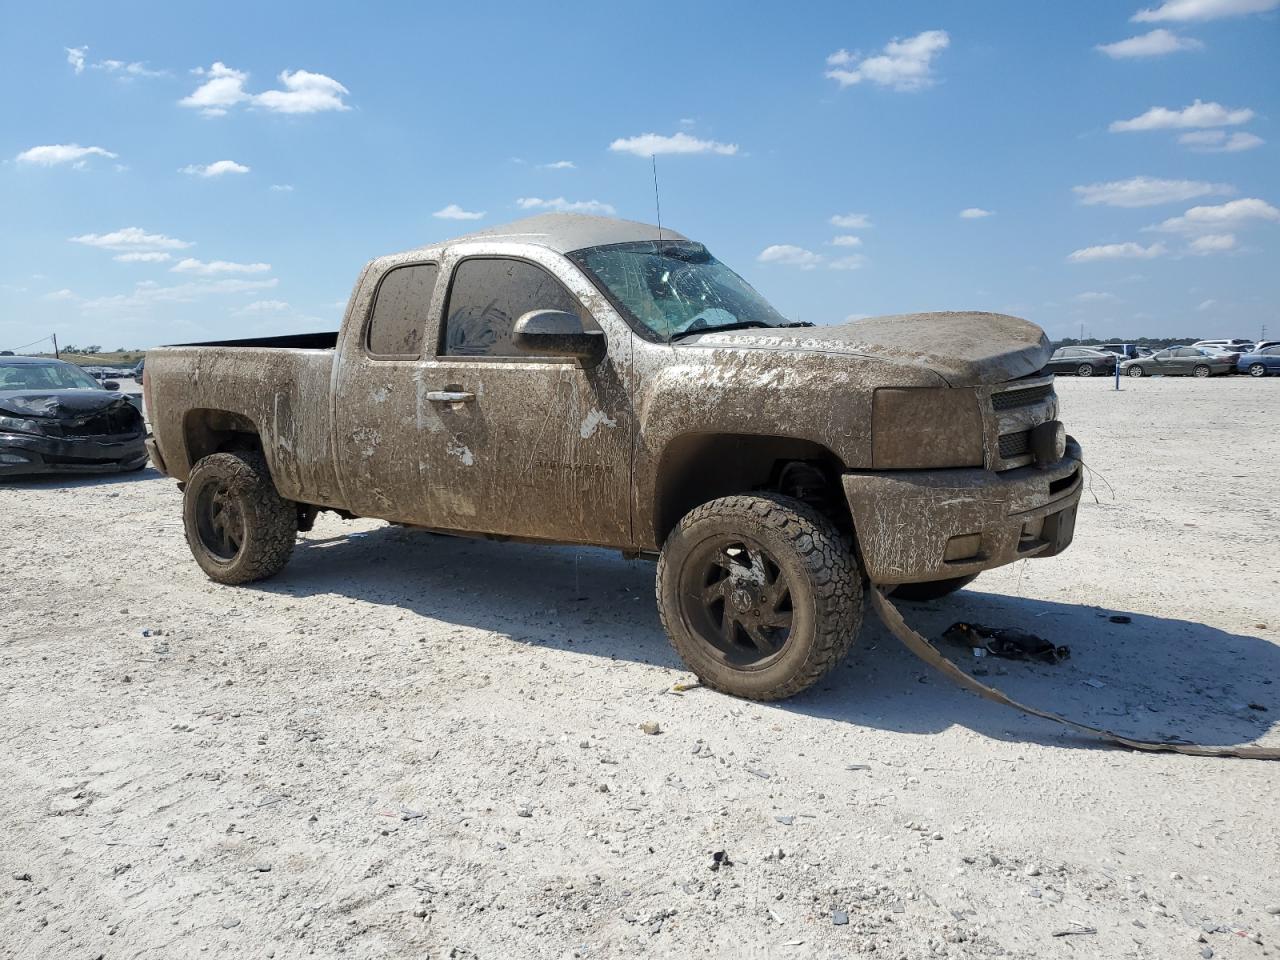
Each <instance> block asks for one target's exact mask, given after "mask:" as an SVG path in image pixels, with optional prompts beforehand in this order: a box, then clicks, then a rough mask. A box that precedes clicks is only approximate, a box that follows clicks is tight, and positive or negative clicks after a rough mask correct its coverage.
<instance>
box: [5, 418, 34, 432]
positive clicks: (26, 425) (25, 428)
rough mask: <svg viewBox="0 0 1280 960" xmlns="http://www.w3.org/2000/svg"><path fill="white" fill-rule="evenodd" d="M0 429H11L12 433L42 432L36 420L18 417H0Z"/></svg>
mask: <svg viewBox="0 0 1280 960" xmlns="http://www.w3.org/2000/svg"><path fill="white" fill-rule="evenodd" d="M0 430H12V431H13V432H14V433H44V429H43V428H42V427H41V426H40V422H39V421H38V420H26V419H23V418H20V417H0Z"/></svg>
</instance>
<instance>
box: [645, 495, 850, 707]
mask: <svg viewBox="0 0 1280 960" xmlns="http://www.w3.org/2000/svg"><path fill="white" fill-rule="evenodd" d="M862 592H863V591H862V576H861V573H860V571H859V569H858V563H857V560H856V559H855V558H854V555H853V550H852V548H851V546H850V544H849V543H848V541H847V540H846V538H845V537H844V536H843V535H842V534H841V533H840V531H839V530H838V529H837V528H836V526H835V524H833V523H832V522H831V521H830V520H829V519H827V518H826V517H825V516H823V515H822V514H821V513H819V512H818V511H817V510H815V509H814V508H813V507H811V506H809V505H808V504H805V503H803V502H801V501H799V500H795V499H792V498H791V497H784V496H781V495H777V494H757V495H752V496H732V497H723V498H721V499H719V500H712V501H711V502H710V503H706V504H703V505H702V506H700V507H696V508H695V509H693V510H691V511H690V512H689V513H688V514H686V515H685V517H684V519H682V520H681V521H680V523H679V524H678V525H677V526H676V528H675V530H674V531H672V533H671V535H670V536H669V537H667V542H666V543H665V544H664V545H663V548H662V555H661V556H660V557H659V559H658V576H657V593H658V613H659V615H660V616H661V618H662V625H663V627H664V629H665V630H666V632H667V637H668V638H669V639H670V641H671V645H672V647H674V648H675V651H676V653H677V654H679V656H680V659H681V660H683V661H684V663H685V664H686V665H687V666H688V667H689V669H690V670H692V671H693V672H694V673H695V674H696V675H697V677H698V679H699V680H700V681H701V682H702V683H703V685H705V686H708V687H711V688H712V689H715V690H719V691H721V692H723V693H728V694H731V695H733V696H736V697H744V698H746V699H748V700H781V699H783V698H785V697H790V696H794V695H795V694H797V693H800V692H801V691H802V690H805V689H807V688H809V687H811V686H813V685H814V684H815V683H817V682H818V680H820V679H821V678H822V677H823V676H824V675H825V674H826V673H827V672H828V671H830V670H831V669H832V668H833V667H834V666H835V665H836V664H837V663H839V662H840V660H841V658H843V657H844V655H845V654H846V653H847V652H848V650H849V646H850V645H851V644H852V643H853V639H854V637H856V636H857V634H858V631H859V629H860V628H861V626H862Z"/></svg>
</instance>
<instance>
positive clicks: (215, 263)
mask: <svg viewBox="0 0 1280 960" xmlns="http://www.w3.org/2000/svg"><path fill="white" fill-rule="evenodd" d="M170 269H171V271H172V272H173V273H193V274H195V275H196V276H198V277H213V276H217V275H218V274H220V273H266V272H267V271H269V270H270V269H271V264H269V263H232V262H231V261H230V260H208V261H205V260H196V259H195V258H194V257H187V258H185V259H183V260H179V261H178V262H177V263H176V264H174V265H173V267H171V268H170Z"/></svg>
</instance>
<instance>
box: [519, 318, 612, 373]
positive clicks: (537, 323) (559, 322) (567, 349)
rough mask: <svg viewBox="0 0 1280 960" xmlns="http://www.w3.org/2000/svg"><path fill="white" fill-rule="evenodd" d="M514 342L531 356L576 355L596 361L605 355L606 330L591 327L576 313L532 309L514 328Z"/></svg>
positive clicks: (589, 360) (585, 361) (587, 361)
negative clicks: (587, 327) (586, 325)
mask: <svg viewBox="0 0 1280 960" xmlns="http://www.w3.org/2000/svg"><path fill="white" fill-rule="evenodd" d="M511 342H512V343H514V344H515V345H516V346H517V347H519V348H520V349H521V350H523V351H524V352H525V353H527V354H529V355H530V356H537V357H576V358H577V359H579V360H581V361H582V362H583V363H594V362H596V361H597V360H599V359H600V358H601V357H603V356H604V354H605V349H606V347H607V344H606V342H605V336H604V331H603V330H588V329H586V328H585V327H584V326H583V325H582V320H581V318H580V317H579V316H578V315H577V314H576V313H569V312H567V311H565V310H530V311H529V312H528V313H526V314H525V315H524V316H522V317H521V318H520V319H519V320H517V321H516V325H515V326H514V327H513V328H512V329H511Z"/></svg>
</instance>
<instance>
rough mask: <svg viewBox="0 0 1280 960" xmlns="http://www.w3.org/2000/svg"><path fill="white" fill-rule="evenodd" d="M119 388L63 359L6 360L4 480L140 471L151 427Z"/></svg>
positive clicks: (1, 409) (1, 407)
mask: <svg viewBox="0 0 1280 960" xmlns="http://www.w3.org/2000/svg"><path fill="white" fill-rule="evenodd" d="M118 389H119V385H118V384H114V383H112V384H108V385H103V384H99V383H98V382H97V381H95V380H94V379H93V378H92V377H90V376H89V375H88V374H86V373H84V372H82V371H81V370H80V368H79V367H77V366H75V365H74V364H70V363H66V362H64V361H61V360H50V359H47V358H44V357H0V477H10V476H15V475H18V474H41V473H123V472H125V471H129V470H141V469H142V468H143V467H145V466H146V465H147V451H146V449H145V447H144V445H143V441H144V439H145V438H146V427H145V425H144V424H143V421H142V414H141V413H140V412H139V410H138V408H137V407H136V406H134V405H133V403H131V402H130V401H129V398H128V397H126V396H123V395H121V394H120V393H118V392H116V391H118Z"/></svg>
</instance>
